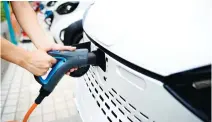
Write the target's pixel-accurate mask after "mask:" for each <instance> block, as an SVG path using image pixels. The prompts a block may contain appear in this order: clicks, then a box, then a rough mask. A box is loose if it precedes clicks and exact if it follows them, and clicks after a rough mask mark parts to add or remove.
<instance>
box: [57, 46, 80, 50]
mask: <svg viewBox="0 0 212 122" xmlns="http://www.w3.org/2000/svg"><path fill="white" fill-rule="evenodd" d="M59 50H70V51H74V50H76V47H72V46H61V47H60V49H59Z"/></svg>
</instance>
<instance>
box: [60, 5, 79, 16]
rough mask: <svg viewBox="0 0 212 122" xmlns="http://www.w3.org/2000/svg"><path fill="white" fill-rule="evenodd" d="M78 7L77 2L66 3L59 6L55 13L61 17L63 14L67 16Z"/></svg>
mask: <svg viewBox="0 0 212 122" xmlns="http://www.w3.org/2000/svg"><path fill="white" fill-rule="evenodd" d="M78 5H79V2H66V3H63V4H61V5H60V6H59V7H58V8H57V10H56V12H57V13H58V14H60V15H63V14H69V13H71V12H73V11H74V10H75V9H76V8H77V6H78Z"/></svg>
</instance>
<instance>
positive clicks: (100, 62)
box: [93, 49, 106, 72]
mask: <svg viewBox="0 0 212 122" xmlns="http://www.w3.org/2000/svg"><path fill="white" fill-rule="evenodd" d="M93 53H94V54H95V55H96V57H97V58H96V64H95V65H94V66H99V67H100V68H101V69H102V70H103V71H104V72H106V61H105V53H104V52H103V51H102V50H101V49H97V50H96V51H93Z"/></svg>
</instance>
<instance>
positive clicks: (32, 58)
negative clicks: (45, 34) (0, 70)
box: [23, 50, 57, 76]
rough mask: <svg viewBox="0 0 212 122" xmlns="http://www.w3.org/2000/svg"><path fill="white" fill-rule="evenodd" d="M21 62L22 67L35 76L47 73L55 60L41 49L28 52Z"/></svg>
mask: <svg viewBox="0 0 212 122" xmlns="http://www.w3.org/2000/svg"><path fill="white" fill-rule="evenodd" d="M24 62H25V63H24V64H23V66H24V68H25V69H27V70H28V71H30V72H31V73H32V74H34V75H36V76H42V75H45V74H46V73H47V71H48V70H49V68H50V67H52V65H53V64H55V63H56V62H57V60H56V59H55V58H53V57H51V56H50V55H48V54H47V53H46V52H45V51H43V50H35V51H32V52H29V53H28V55H27V58H26V59H25V61H24Z"/></svg>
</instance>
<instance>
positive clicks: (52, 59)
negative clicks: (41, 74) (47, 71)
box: [50, 56, 57, 64]
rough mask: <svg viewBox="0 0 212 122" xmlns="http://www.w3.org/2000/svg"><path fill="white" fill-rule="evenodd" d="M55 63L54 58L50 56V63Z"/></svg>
mask: <svg viewBox="0 0 212 122" xmlns="http://www.w3.org/2000/svg"><path fill="white" fill-rule="evenodd" d="M56 62H57V60H56V59H55V58H53V57H52V56H50V63H51V64H55V63H56Z"/></svg>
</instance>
